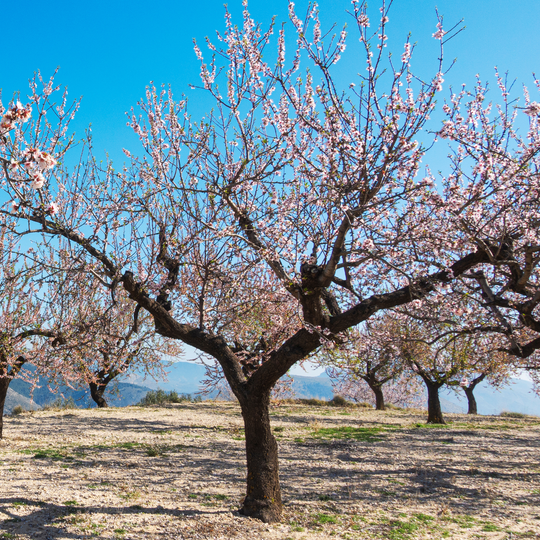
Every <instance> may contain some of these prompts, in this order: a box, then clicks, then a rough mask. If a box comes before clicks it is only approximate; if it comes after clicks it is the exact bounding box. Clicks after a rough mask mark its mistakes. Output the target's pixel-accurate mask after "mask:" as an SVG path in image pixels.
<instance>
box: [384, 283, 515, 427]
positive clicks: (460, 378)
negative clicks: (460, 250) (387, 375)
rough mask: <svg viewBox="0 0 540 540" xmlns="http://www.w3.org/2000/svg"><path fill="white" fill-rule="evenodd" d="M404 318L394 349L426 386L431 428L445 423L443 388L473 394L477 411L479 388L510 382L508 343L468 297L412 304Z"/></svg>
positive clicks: (436, 299) (471, 403)
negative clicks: (486, 383) (475, 392)
mask: <svg viewBox="0 0 540 540" xmlns="http://www.w3.org/2000/svg"><path fill="white" fill-rule="evenodd" d="M400 315H401V320H400V324H399V328H400V332H399V333H398V334H397V335H396V336H395V337H394V346H396V347H398V348H399V349H400V356H401V357H402V359H403V361H404V362H406V363H407V364H408V365H409V367H410V369H411V370H412V371H413V372H414V373H416V374H417V376H418V377H419V378H421V379H422V381H423V382H424V384H425V385H426V389H427V394H428V419H427V422H428V423H433V424H444V423H445V421H444V418H443V414H442V410H441V403H440V399H439V390H440V388H441V387H443V386H448V387H450V388H457V387H463V388H464V389H468V393H467V397H468V398H469V396H471V399H470V400H469V410H470V411H471V407H472V405H473V401H472V400H474V396H473V390H474V387H475V386H476V385H477V384H478V383H479V382H481V381H482V380H483V379H484V378H485V377H486V376H487V375H489V376H490V377H492V378H493V379H494V380H495V379H496V380H498V381H499V383H501V382H502V380H504V379H505V378H507V377H508V376H509V373H510V371H511V369H512V366H513V364H512V361H511V358H510V357H509V355H508V353H507V352H506V351H504V350H502V349H503V348H504V347H503V345H504V341H503V340H502V339H501V336H500V335H499V334H498V333H492V332H491V331H490V330H491V328H492V327H491V326H490V325H489V324H486V322H485V320H483V319H482V315H483V314H482V312H481V311H476V312H473V310H472V308H471V303H470V301H469V300H468V298H467V297H465V298H464V297H462V296H460V295H457V296H456V295H455V294H453V293H451V292H448V293H447V294H446V295H445V296H442V295H441V296H439V295H433V296H432V297H430V299H429V300H424V302H423V303H422V302H415V303H411V304H410V305H409V306H407V309H406V311H405V312H404V313H401V314H400ZM398 343H399V345H398ZM469 379H472V381H471V382H469ZM469 387H470V388H469ZM475 405H476V402H475V401H474V406H475ZM471 414H476V412H474V413H471Z"/></svg>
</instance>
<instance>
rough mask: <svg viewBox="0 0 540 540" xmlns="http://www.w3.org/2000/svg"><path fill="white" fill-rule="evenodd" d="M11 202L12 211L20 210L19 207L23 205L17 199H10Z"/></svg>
mask: <svg viewBox="0 0 540 540" xmlns="http://www.w3.org/2000/svg"><path fill="white" fill-rule="evenodd" d="M9 204H10V206H11V211H12V212H17V211H18V210H19V208H20V207H21V205H20V204H19V203H17V202H16V201H9Z"/></svg>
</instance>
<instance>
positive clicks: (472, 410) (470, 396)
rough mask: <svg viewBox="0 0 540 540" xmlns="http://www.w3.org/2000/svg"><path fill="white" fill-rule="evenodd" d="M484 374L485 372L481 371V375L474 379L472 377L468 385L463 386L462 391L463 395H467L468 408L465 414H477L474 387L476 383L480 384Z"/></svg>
mask: <svg viewBox="0 0 540 540" xmlns="http://www.w3.org/2000/svg"><path fill="white" fill-rule="evenodd" d="M486 375H487V374H486V373H482V374H481V375H479V376H478V377H476V379H473V381H472V382H471V384H469V386H464V387H463V391H464V392H465V395H466V396H467V401H468V403H469V410H468V411H467V414H478V407H477V405H476V398H475V397H474V389H475V388H476V385H477V384H480V383H481V382H482V381H483V380H484V379H485V378H486Z"/></svg>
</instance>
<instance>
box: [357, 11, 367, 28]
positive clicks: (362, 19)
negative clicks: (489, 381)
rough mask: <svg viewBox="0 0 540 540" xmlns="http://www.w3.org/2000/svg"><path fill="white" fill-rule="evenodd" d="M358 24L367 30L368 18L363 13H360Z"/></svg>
mask: <svg viewBox="0 0 540 540" xmlns="http://www.w3.org/2000/svg"><path fill="white" fill-rule="evenodd" d="M358 24H359V25H360V26H363V27H364V28H369V17H368V16H367V15H366V14H365V13H362V14H361V15H359V16H358Z"/></svg>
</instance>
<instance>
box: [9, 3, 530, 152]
mask: <svg viewBox="0 0 540 540" xmlns="http://www.w3.org/2000/svg"><path fill="white" fill-rule="evenodd" d="M306 5H307V2H305V1H304V0H302V1H300V0H299V1H298V2H297V3H296V7H297V12H298V14H299V15H301V14H302V13H303V12H305V8H306ZM319 5H320V12H321V19H322V20H323V23H324V24H326V26H327V27H329V26H331V24H333V23H337V24H338V27H339V28H340V27H341V25H342V24H343V23H344V22H346V21H347V20H349V21H350V16H348V15H347V14H346V10H348V9H350V8H351V3H350V1H349V0H323V1H321V2H320V4H319ZM379 6H380V3H379V2H378V1H377V0H372V1H371V2H370V15H371V16H372V17H376V16H377V14H378V8H379ZM436 7H437V8H438V10H439V13H440V14H441V15H443V16H444V21H445V27H449V26H452V25H453V24H454V23H456V22H458V21H459V20H460V19H462V18H463V19H464V24H465V25H466V30H465V31H464V32H462V33H461V34H460V35H459V36H457V37H456V38H455V39H453V40H451V41H450V43H449V44H448V46H447V49H446V53H445V55H446V58H447V59H448V60H452V59H453V58H456V59H457V63H456V65H455V67H454V68H453V69H452V71H451V73H450V74H449V75H448V76H447V77H446V83H451V84H453V85H454V86H456V87H458V86H460V85H461V83H466V84H467V85H468V86H469V87H472V85H473V84H474V82H475V74H477V73H479V74H480V75H481V77H482V79H484V80H491V81H494V77H493V74H494V71H493V68H494V66H498V67H499V70H500V71H501V72H502V73H504V72H506V71H508V72H509V75H510V79H517V81H518V85H517V88H516V92H515V93H516V95H519V94H520V88H521V84H522V83H525V84H527V85H528V86H529V88H530V89H531V90H532V87H533V84H532V76H531V73H532V72H533V71H535V70H537V71H538V72H539V75H540V68H539V67H538V58H539V53H540V32H538V21H539V20H540V2H538V1H536V0H521V1H519V2H508V1H507V0H395V1H394V4H393V6H392V9H391V11H390V24H389V26H388V35H389V47H388V50H393V51H395V54H396V55H400V54H401V52H402V51H403V43H404V42H405V40H406V37H407V34H408V33H409V32H411V33H412V38H411V40H412V42H416V43H417V48H416V52H415V56H414V58H413V64H412V65H413V68H414V70H415V71H417V72H418V73H419V74H420V75H424V76H426V77H429V78H431V77H432V76H433V74H434V73H435V71H436V68H437V55H438V42H437V41H436V40H434V39H433V38H432V34H433V32H434V31H435V30H436V28H435V25H436V22H437V19H436V15H435V8H436ZM229 9H230V10H231V12H232V13H233V17H234V18H235V21H237V22H238V23H240V22H241V16H240V15H241V10H242V8H241V2H240V1H239V0H233V1H231V2H229ZM249 9H250V11H251V13H252V15H253V17H254V18H255V19H256V20H258V21H260V22H261V23H263V24H265V25H267V24H268V23H269V22H270V20H271V17H272V16H273V15H276V16H277V20H278V21H283V20H287V2H286V0H277V1H274V2H269V1H268V0H265V1H260V0H252V1H251V2H250V3H249ZM0 13H1V14H2V21H3V24H2V41H3V43H4V45H5V46H4V49H3V53H2V57H1V59H0V88H1V89H2V99H3V101H4V104H7V102H8V101H9V98H10V97H11V95H12V94H13V92H14V91H17V90H20V91H21V92H22V95H23V96H24V94H25V92H26V89H27V88H28V84H27V81H28V79H29V78H30V77H31V76H32V74H33V73H34V71H36V70H38V69H40V70H41V72H42V74H43V75H44V76H45V77H47V78H48V77H49V76H50V75H51V74H52V72H53V71H54V70H55V69H56V67H58V66H59V67H60V71H59V74H58V76H57V79H56V81H57V82H58V83H60V84H62V85H67V86H68V89H69V93H70V96H71V97H72V98H73V99H76V98H79V97H81V96H82V98H83V99H82V106H81V109H80V112H79V114H78V116H77V119H76V122H75V124H74V128H75V129H76V131H77V133H78V134H79V135H81V136H82V134H83V131H84V129H85V127H87V126H88V125H89V124H92V131H93V135H94V148H95V150H96V153H97V154H98V157H99V155H100V153H101V156H104V155H105V152H106V151H107V152H109V154H110V155H111V157H112V158H113V159H115V160H122V159H123V157H124V156H123V154H122V153H121V149H122V147H126V148H129V149H130V150H131V151H133V152H137V150H138V148H137V142H136V139H135V137H134V135H133V134H132V133H131V131H130V129H129V128H128V127H127V126H126V117H125V112H126V111H128V110H129V109H130V108H131V107H132V106H135V105H136V102H137V100H138V99H139V98H141V97H142V96H143V94H144V90H145V86H146V85H147V84H148V83H149V82H150V81H154V83H155V84H156V85H161V84H162V83H166V84H171V86H172V89H173V91H174V93H175V95H176V96H177V97H180V95H181V94H182V93H186V94H187V95H188V96H189V97H190V100H191V103H192V104H193V105H194V106H193V107H192V110H193V109H194V110H195V111H196V113H198V114H202V112H203V111H205V110H207V109H208V108H209V107H210V105H209V104H208V105H207V102H206V101H205V96H204V94H203V93H202V92H201V91H192V90H190V89H189V84H190V83H193V84H197V83H198V82H199V78H198V73H199V64H198V61H197V59H196V57H195V54H194V52H193V44H192V39H193V38H196V39H197V40H198V41H199V43H200V45H201V48H202V49H203V51H206V48H205V47H204V46H203V45H204V37H205V36H210V37H213V36H215V30H216V29H217V30H220V31H222V30H223V29H224V23H223V14H224V9H223V2H222V1H221V0H220V1H216V0H206V1H204V2H193V1H190V2H187V1H185V0H154V1H152V2H148V1H145V2H143V1H140V0H135V1H130V2H127V1H125V0H122V1H120V0H109V1H107V2H106V1H104V0H94V1H92V2H73V1H69V2H68V1H66V0H64V1H58V0H56V1H55V0H51V1H49V2H42V1H39V2H38V1H36V0H28V1H27V2H25V3H23V4H21V3H18V2H4V3H3V6H2V10H1V12H0ZM287 27H289V28H290V27H291V25H290V23H289V24H288V25H287ZM372 27H373V24H372ZM291 30H292V29H291ZM351 30H352V28H351ZM291 34H292V31H291ZM354 39H356V37H354ZM363 69H364V65H363V64H357V63H356V59H355V58H354V54H353V52H352V48H350V49H348V50H347V51H346V53H345V54H344V56H343V59H342V62H341V63H340V65H339V71H340V74H341V76H343V77H347V78H348V79H350V80H349V81H348V82H355V81H356V80H357V79H356V73H358V72H360V71H362V70H363ZM344 82H345V81H344ZM348 82H347V84H348ZM532 98H533V99H536V100H539V99H538V96H537V95H536V94H535V93H532ZM22 101H23V102H24V101H25V100H24V98H23V99H22Z"/></svg>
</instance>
